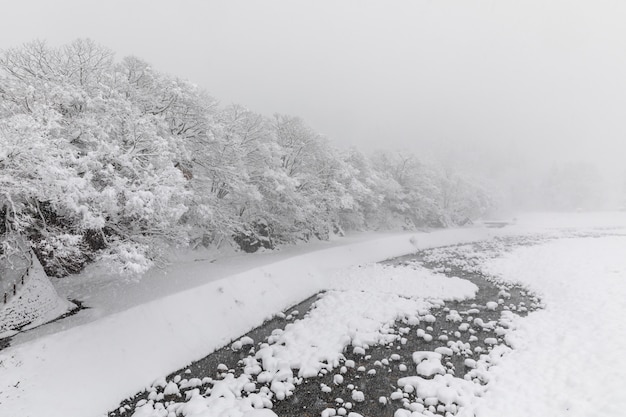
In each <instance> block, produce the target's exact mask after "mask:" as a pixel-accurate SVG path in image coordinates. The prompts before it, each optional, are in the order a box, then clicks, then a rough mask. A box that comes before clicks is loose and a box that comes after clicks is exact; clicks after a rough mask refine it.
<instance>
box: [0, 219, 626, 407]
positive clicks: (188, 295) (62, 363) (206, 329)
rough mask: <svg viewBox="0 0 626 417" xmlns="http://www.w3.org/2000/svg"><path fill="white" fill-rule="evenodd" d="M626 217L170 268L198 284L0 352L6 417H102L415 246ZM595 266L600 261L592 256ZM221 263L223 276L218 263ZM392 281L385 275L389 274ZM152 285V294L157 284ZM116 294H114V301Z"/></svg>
mask: <svg viewBox="0 0 626 417" xmlns="http://www.w3.org/2000/svg"><path fill="white" fill-rule="evenodd" d="M624 217H626V216H625V215H624V214H615V215H613V216H612V217H609V216H598V217H595V221H594V217H593V216H585V215H579V216H578V217H577V216H575V215H574V216H572V217H570V219H569V220H568V221H567V222H564V220H563V218H559V224H555V223H554V222H550V221H549V219H547V220H546V218H545V217H544V218H543V222H538V221H536V219H535V220H533V219H530V220H524V219H519V220H518V222H517V225H515V226H510V227H507V228H505V229H496V230H494V229H485V228H471V229H459V230H446V231H440V232H433V233H421V234H401V235H395V236H386V237H384V238H379V239H376V238H371V239H364V240H363V241H360V242H354V243H352V244H348V245H335V246H334V247H331V248H328V249H324V250H318V251H314V252H309V253H306V252H305V253H299V254H297V255H295V254H294V256H292V257H286V258H283V259H280V260H278V261H276V262H273V263H271V262H268V263H265V264H261V266H258V267H254V265H253V264H249V266H250V268H249V269H245V268H244V270H243V271H242V270H241V268H242V267H241V265H238V266H237V267H233V270H235V271H237V273H234V274H231V275H229V274H228V273H227V270H228V268H224V269H223V270H222V272H221V273H220V274H218V275H217V276H218V278H220V279H217V280H215V277H212V276H211V275H210V274H211V265H214V264H213V263H211V262H209V261H207V262H206V263H205V264H202V263H190V264H188V265H189V266H187V267H185V266H183V267H181V268H180V269H179V270H178V271H176V270H172V271H171V273H170V277H171V278H172V279H174V280H183V279H184V277H185V274H190V276H189V279H190V280H192V281H193V282H195V285H194V286H192V287H191V288H189V289H185V290H183V291H180V292H177V293H174V294H171V295H167V296H165V295H164V294H163V292H160V291H161V290H159V289H158V288H156V287H158V282H166V281H165V280H155V281H153V282H152V284H153V285H154V287H155V289H154V291H155V292H156V294H157V295H156V296H155V295H153V296H152V297H153V299H152V300H150V301H148V302H144V303H142V304H139V305H137V306H134V307H130V308H128V303H129V302H130V301H129V299H130V297H128V295H129V294H133V292H134V291H137V290H134V289H131V290H129V292H128V293H127V294H124V290H125V287H124V285H119V287H118V291H119V297H120V298H123V299H125V300H126V301H125V302H126V303H127V304H124V303H121V304H120V306H122V304H123V306H122V307H119V306H118V307H116V308H117V310H119V311H117V312H111V311H107V310H106V309H105V308H104V303H105V302H106V299H104V298H101V299H99V302H101V303H103V304H101V305H100V306H96V309H97V308H102V309H101V310H100V313H101V314H102V315H103V318H101V319H98V320H94V319H95V317H90V318H89V320H87V321H86V322H85V323H84V324H81V325H77V326H76V327H71V328H69V329H67V330H64V331H61V332H58V333H54V334H50V335H47V336H46V335H44V336H41V337H39V338H37V339H35V340H32V341H27V342H23V343H19V344H16V345H15V346H14V347H11V348H9V349H7V350H5V351H2V352H1V353H0V364H1V365H0V366H1V367H2V369H1V371H2V372H0V415H8V416H18V415H19V416H24V417H39V416H41V417H44V416H45V417H55V416H63V417H68V416H70V417H71V416H76V417H90V416H100V415H103V414H104V413H106V411H108V410H110V409H112V408H114V407H115V406H116V405H117V404H118V402H119V400H120V399H122V398H124V397H126V396H129V395H132V394H134V393H135V392H136V391H137V390H138V389H140V388H141V387H143V386H145V385H146V384H149V383H150V382H151V381H152V380H154V379H155V378H157V377H161V376H163V375H165V374H167V373H168V372H170V371H172V370H174V369H178V368H181V367H182V366H184V365H186V364H188V363H189V362H191V361H193V360H195V359H199V358H201V357H203V356H204V355H206V354H207V353H209V352H210V351H212V350H213V349H215V348H218V347H220V346H223V345H225V344H227V343H228V342H229V341H231V340H233V339H235V338H237V337H238V336H240V335H241V334H243V333H245V332H246V331H247V330H249V329H251V328H252V327H254V326H256V325H258V324H260V323H261V322H262V321H263V320H264V319H265V318H268V317H271V316H272V315H274V314H276V313H278V312H279V311H280V310H282V309H283V308H286V307H288V306H289V305H291V304H294V303H296V302H298V301H300V300H301V299H304V298H306V297H307V296H310V295H311V294H314V293H315V292H317V291H319V290H322V289H326V288H330V287H332V283H331V282H329V277H332V276H336V274H337V273H338V272H339V271H341V270H343V269H349V268H351V267H353V266H354V265H358V264H366V263H371V262H377V261H380V260H383V259H386V258H390V257H393V256H399V255H402V254H405V253H410V252H414V251H415V250H416V249H421V248H427V247H435V246H442V245H449V244H455V243H461V242H469V241H477V240H484V239H490V238H492V237H494V236H499V235H500V236H501V235H511V234H513V235H514V234H529V233H539V232H543V233H549V234H552V235H559V234H560V233H562V232H561V231H560V230H561V229H559V228H562V227H567V228H568V229H569V230H568V232H567V233H569V234H571V232H572V231H580V232H581V233H582V232H585V231H586V230H590V228H592V229H594V230H596V231H597V230H598V228H601V229H603V230H606V229H607V228H614V227H618V228H619V227H624V225H626V221H624ZM577 223H578V224H579V225H580V227H578V228H577V227H576V226H577ZM611 230H616V229H611ZM537 248H541V247H537ZM611 253H614V252H611ZM248 259H251V258H248ZM546 259H547V258H546ZM589 262H591V263H593V262H594V261H593V259H589ZM215 265H217V268H216V270H219V267H220V263H219V262H216V263H215ZM222 265H223V264H222ZM233 265H236V263H234V264H233ZM203 266H205V267H206V268H203ZM237 268H240V269H237ZM192 271H193V274H192V273H191V272H192ZM596 271H600V270H596ZM600 272H601V271H600ZM605 272H606V273H607V274H609V272H610V271H605ZM194 274H195V275H194ZM201 275H202V276H201ZM610 276H612V275H610ZM374 278H375V277H374ZM386 278H388V277H387V276H384V274H383V275H382V276H381V279H386ZM368 279H373V278H372V277H369V278H368ZM203 280H204V283H203ZM374 281H376V280H375V279H374ZM145 283H148V284H150V279H149V278H148V279H147V280H146V281H144V284H138V285H146V284H145ZM379 284H380V285H384V284H381V283H379ZM371 285H375V283H372V284H371ZM145 288H146V289H149V288H150V285H146V286H145ZM168 288H170V289H171V287H168ZM537 290H538V291H541V290H542V288H537ZM115 293H116V292H115V291H113V290H111V291H110V292H109V296H111V297H113V296H115ZM142 301H143V300H142ZM111 313H113V314H111ZM78 319H80V316H79V317H78ZM621 340H623V339H621Z"/></svg>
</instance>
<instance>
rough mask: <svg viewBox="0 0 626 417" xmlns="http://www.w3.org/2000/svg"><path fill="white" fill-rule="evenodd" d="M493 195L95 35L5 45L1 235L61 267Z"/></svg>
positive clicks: (454, 216)
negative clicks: (222, 94) (363, 148)
mask: <svg viewBox="0 0 626 417" xmlns="http://www.w3.org/2000/svg"><path fill="white" fill-rule="evenodd" d="M216 82H219V80H216ZM341 117H342V115H341V114H337V118H341ZM380 139H381V141H384V140H385V138H380ZM494 201H495V198H494V192H493V191H490V190H489V187H487V186H486V185H485V183H484V182H483V181H480V180H476V179H473V178H470V177H467V176H462V175H460V174H458V173H455V172H452V171H450V170H449V169H444V167H443V166H440V165H437V164H434V163H432V162H431V163H426V162H425V161H424V160H421V159H420V156H419V155H414V154H411V153H407V152H402V153H400V152H379V153H375V154H373V155H366V154H364V153H362V152H360V151H359V150H357V149H338V148H336V147H334V146H333V145H332V143H331V142H330V141H329V140H328V139H327V138H325V137H324V136H323V135H321V134H319V133H318V132H316V131H315V130H314V129H312V128H311V127H309V126H308V125H307V124H306V122H305V121H303V120H301V119H300V118H298V117H295V116H289V115H283V114H276V115H274V116H273V117H266V116H263V115H261V114H256V113H254V112H252V111H249V110H247V109H246V108H245V107H243V106H241V105H236V104H234V105H221V104H220V103H219V102H218V101H217V100H216V99H215V98H213V97H211V96H210V95H209V94H208V93H207V92H205V91H203V90H202V89H200V88H199V87H197V86H196V85H194V84H193V83H192V82H190V81H187V80H183V79H179V78H176V77H174V76H170V75H167V74H164V73H161V72H159V71H158V70H156V69H153V68H151V66H150V65H149V63H147V62H144V61H143V60H141V59H140V58H136V57H133V56H130V57H126V58H123V59H121V60H116V59H115V57H114V54H113V52H112V51H111V50H109V49H107V48H105V47H103V46H100V45H98V44H97V43H95V42H93V41H91V40H86V39H78V40H76V41H74V42H72V43H70V44H67V45H64V46H61V47H51V46H49V45H47V44H46V43H45V42H41V41H36V42H32V43H29V44H26V45H24V46H22V47H19V48H14V49H8V50H4V51H3V52H2V53H1V55H0V234H3V235H7V236H10V235H11V234H12V233H13V232H15V233H16V234H20V235H23V236H26V237H27V238H28V240H29V241H30V244H31V245H32V247H33V248H34V250H35V252H36V254H37V256H38V258H39V259H40V260H41V262H42V264H43V266H44V268H45V270H46V272H47V274H48V275H50V276H64V275H67V274H68V273H74V272H78V271H80V270H81V269H82V267H83V266H84V265H86V264H87V263H88V262H90V261H93V260H96V259H103V258H107V259H108V260H109V261H111V262H114V263H115V264H116V265H117V266H118V267H119V269H120V270H121V271H125V272H128V273H140V272H143V271H146V270H147V269H148V268H150V267H151V266H153V265H154V264H155V263H157V264H158V263H159V262H160V261H161V260H162V259H163V257H162V255H163V253H164V251H165V249H166V248H167V247H170V246H171V245H176V246H186V245H190V246H192V247H195V246H198V245H205V246H208V245H216V246H219V245H223V244H232V245H233V246H235V247H238V248H240V249H241V250H244V251H256V250H257V249H259V248H261V247H263V248H272V247H274V246H275V245H277V244H285V243H293V242H297V241H302V240H304V241H306V240H309V239H311V238H318V239H328V238H329V237H330V236H331V235H332V234H341V233H342V232H343V231H348V230H387V229H405V230H412V229H416V228H419V227H424V226H426V227H445V226H449V225H461V224H465V223H467V222H469V221H471V220H472V219H475V218H476V217H478V216H480V215H482V214H483V213H485V212H486V211H487V210H489V209H490V208H491V207H492V206H493V205H494ZM3 245H4V252H5V253H6V252H10V250H11V242H10V239H5V240H4V241H3Z"/></svg>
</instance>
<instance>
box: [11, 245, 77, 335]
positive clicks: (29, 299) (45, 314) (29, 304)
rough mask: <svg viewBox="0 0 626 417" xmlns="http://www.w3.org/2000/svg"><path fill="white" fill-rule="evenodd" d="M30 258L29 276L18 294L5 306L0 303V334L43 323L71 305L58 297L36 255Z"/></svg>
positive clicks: (57, 315)
mask: <svg viewBox="0 0 626 417" xmlns="http://www.w3.org/2000/svg"><path fill="white" fill-rule="evenodd" d="M32 258H33V265H32V267H31V268H30V271H29V277H28V279H27V280H26V281H25V283H24V286H23V287H21V288H20V290H19V294H18V295H17V296H15V297H13V298H11V300H10V301H9V302H8V303H7V304H6V305H0V336H3V335H7V334H10V333H11V332H12V331H14V330H16V329H20V328H29V327H35V326H38V325H40V324H42V323H46V322H48V321H50V320H53V319H55V318H57V317H59V316H61V315H63V314H65V313H66V312H67V311H69V310H71V309H72V308H73V307H75V306H74V304H72V303H70V302H68V301H66V300H64V299H62V298H61V297H59V295H58V294H57V291H56V290H55V288H54V287H53V286H52V284H51V283H50V280H49V279H48V277H47V276H46V273H45V272H44V270H43V268H42V267H41V264H40V263H39V261H38V260H37V257H36V256H33V257H32Z"/></svg>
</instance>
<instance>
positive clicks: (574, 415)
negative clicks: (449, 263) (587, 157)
mask: <svg viewBox="0 0 626 417" xmlns="http://www.w3.org/2000/svg"><path fill="white" fill-rule="evenodd" d="M484 270H485V271H487V272H489V273H491V274H493V275H496V276H498V277H500V278H502V279H503V280H506V281H511V282H519V283H523V284H524V285H526V286H528V287H529V288H531V289H532V290H535V291H536V292H537V293H538V294H540V295H541V297H542V299H543V302H544V303H545V306H546V307H545V309H543V310H539V311H536V312H533V313H531V314H530V315H529V316H528V317H527V318H523V319H518V320H517V323H516V327H517V330H515V331H514V332H511V333H509V334H508V335H507V340H508V341H509V342H510V343H511V344H512V345H513V346H514V348H515V349H514V350H512V351H511V352H510V353H509V355H508V357H507V358H506V360H504V361H501V362H500V363H499V365H498V366H497V367H492V368H491V369H490V372H491V373H492V375H493V377H492V378H491V382H490V383H489V386H488V389H487V390H486V395H485V396H484V397H483V398H482V399H481V400H480V401H478V402H477V406H476V408H475V409H474V410H470V409H468V410H466V411H465V412H466V413H467V414H461V415H468V416H469V415H474V413H475V414H476V416H477V417H491V416H493V417H496V416H507V417H517V416H520V417H521V416H556V417H558V416H563V417H565V416H567V417H583V416H615V417H619V416H624V415H626V395H624V381H625V380H624V375H626V356H625V355H623V354H622V353H623V351H624V347H625V346H626V322H625V321H624V317H626V302H624V300H626V237H625V236H615V237H602V238H578V239H563V240H557V241H553V242H550V243H546V244H542V245H539V246H532V247H524V248H520V249H516V250H514V251H513V252H511V253H509V254H506V255H505V256H504V257H501V258H497V259H493V260H491V261H489V262H488V263H487V265H485V266H484Z"/></svg>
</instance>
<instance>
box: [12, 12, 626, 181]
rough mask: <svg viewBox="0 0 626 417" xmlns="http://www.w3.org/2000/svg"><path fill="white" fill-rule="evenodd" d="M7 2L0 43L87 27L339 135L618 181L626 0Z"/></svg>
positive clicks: (228, 93)
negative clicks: (577, 168)
mask: <svg viewBox="0 0 626 417" xmlns="http://www.w3.org/2000/svg"><path fill="white" fill-rule="evenodd" d="M7 16H8V17H9V18H8V19H6V22H5V24H3V26H2V27H1V28H0V39H1V40H0V49H6V48H10V47H17V46H20V45H21V44H23V43H25V42H28V41H31V40H34V39H44V40H46V41H48V42H49V43H50V44H51V45H53V46H57V45H61V44H64V43H68V42H70V41H72V40H73V39H76V38H81V37H83V38H84V37H88V38H91V39H93V40H94V41H96V42H98V43H99V44H102V45H103V46H106V47H109V48H111V49H112V50H113V51H115V52H116V56H117V58H118V59H120V58H122V57H123V56H126V55H135V56H138V57H140V58H142V59H144V60H146V61H148V62H150V63H151V64H152V65H153V66H154V67H155V68H156V69H157V70H160V71H164V72H167V73H170V74H172V75H175V76H179V77H181V78H186V79H189V80H191V81H192V82H194V83H196V84H198V85H200V86H202V87H203V88H205V89H206V90H207V91H209V93H211V94H212V95H213V96H214V97H216V98H217V99H218V100H220V102H222V103H224V104H229V103H238V104H242V105H244V106H246V107H248V108H250V109H251V110H253V111H256V112H260V113H262V114H266V115H269V114H272V113H275V112H277V113H283V114H290V115H296V116H299V117H301V118H302V119H303V120H305V121H306V122H307V123H308V124H309V125H310V126H311V127H312V128H314V129H315V130H317V131H319V132H320V133H322V134H324V135H326V136H327V137H329V138H330V139H331V140H332V141H333V142H334V143H336V144H337V145H339V146H356V147H358V148H360V149H363V150H365V151H371V150H375V149H378V148H384V149H409V150H411V151H414V152H416V153H417V154H418V155H425V156H427V157H436V158H439V159H443V160H445V159H446V158H451V160H453V161H454V163H455V165H457V167H462V166H466V167H468V169H475V170H476V171H478V172H480V173H481V174H483V175H488V176H489V175H490V176H494V177H503V176H507V175H511V176H517V175H519V176H522V177H523V176H525V175H526V174H528V175H531V176H532V174H533V173H534V172H535V171H545V170H547V169H550V168H551V167H554V166H557V167H558V166H563V165H567V164H571V163H578V162H585V163H589V164H593V165H595V166H597V167H598V169H599V170H600V171H601V172H602V174H603V175H604V176H605V177H607V178H612V179H615V181H617V182H619V181H622V179H621V178H619V177H621V176H623V173H624V168H623V155H625V154H626V141H625V140H624V137H626V135H625V133H626V123H625V122H624V114H626V77H624V76H623V74H625V73H626V55H625V54H624V51H625V50H626V26H624V25H623V22H624V21H626V4H623V3H619V2H617V1H609V0H602V1H593V2H591V1H582V0H576V1H565V0H555V1H549V2H546V1H540V0H530V1H526V2H523V3H518V2H513V1H511V0H506V1H502V2H494V1H486V0H485V1H483V0H473V1H460V0H455V1H449V2H445V3H442V2H436V1H434V0H428V1H417V2H415V1H394V2H384V3H383V2H373V1H358V2H357V1H345V2H330V1H317V2H309V1H287V0H271V1H265V2H255V1H223V0H220V1H210V2H203V1H199V0H198V1H193V0H187V1H181V2H176V3H173V2H166V1H147V0H136V1H132V2H122V1H119V0H116V1H110V2H107V3H104V4H102V3H96V2H95V1H80V0H65V1H61V2H55V3H54V4H53V3H49V2H45V1H42V0H38V1H35V0H33V1H25V2H21V3H17V4H13V5H11V7H10V10H8V14H7ZM516 169H517V170H518V171H519V172H515V170H516Z"/></svg>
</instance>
